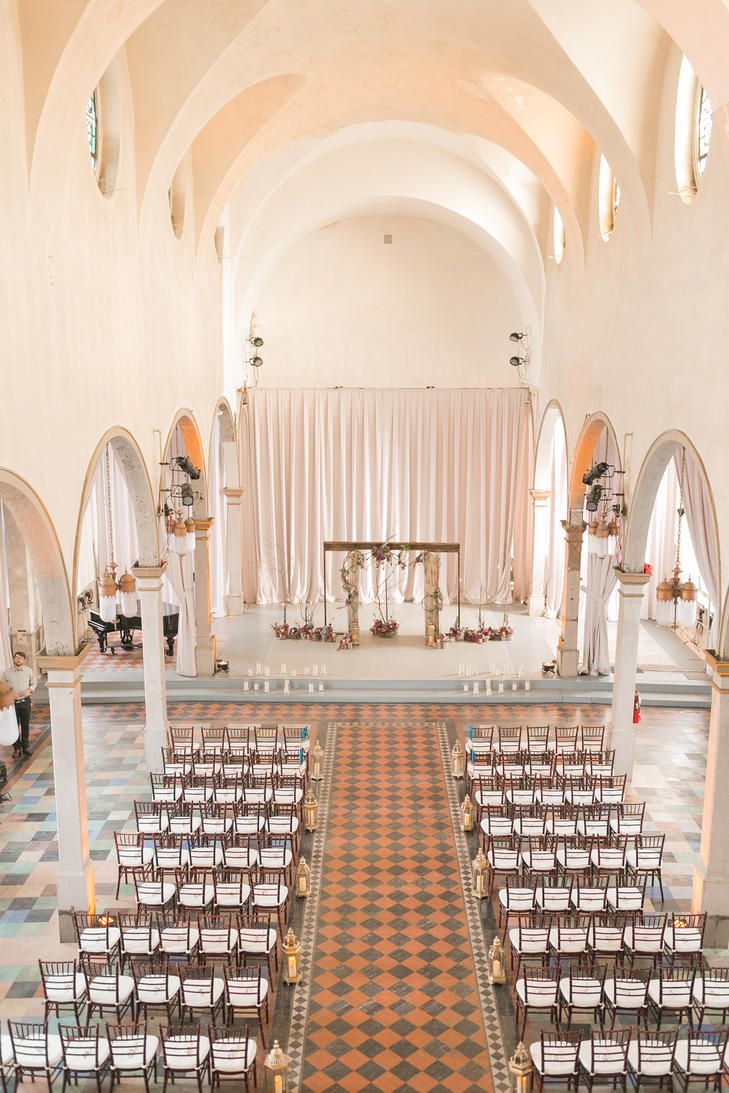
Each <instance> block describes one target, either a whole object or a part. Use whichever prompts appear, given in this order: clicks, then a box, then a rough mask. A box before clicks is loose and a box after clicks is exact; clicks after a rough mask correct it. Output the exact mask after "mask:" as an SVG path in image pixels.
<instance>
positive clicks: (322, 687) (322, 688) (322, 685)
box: [319, 683, 324, 691]
mask: <svg viewBox="0 0 729 1093" xmlns="http://www.w3.org/2000/svg"><path fill="white" fill-rule="evenodd" d="M319 690H320V691H323V690H324V684H323V683H320V684H319Z"/></svg>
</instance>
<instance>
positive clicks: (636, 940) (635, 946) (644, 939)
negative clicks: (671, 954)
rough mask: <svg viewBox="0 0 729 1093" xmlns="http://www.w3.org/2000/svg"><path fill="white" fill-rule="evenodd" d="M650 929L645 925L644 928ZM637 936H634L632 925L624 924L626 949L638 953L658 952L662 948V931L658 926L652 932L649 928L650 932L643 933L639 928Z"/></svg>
mask: <svg viewBox="0 0 729 1093" xmlns="http://www.w3.org/2000/svg"><path fill="white" fill-rule="evenodd" d="M648 929H650V928H649V927H646V930H648ZM639 930H640V932H639V933H638V935H637V937H634V930H633V927H632V926H626V928H625V934H624V939H625V947H626V949H632V950H633V951H634V952H640V953H660V952H662V950H663V941H662V937H663V932H662V930H661V929H660V927H659V928H658V929H657V930H655V932H653V930H652V929H651V932H650V934H647V935H644V933H643V930H642V929H640V928H639Z"/></svg>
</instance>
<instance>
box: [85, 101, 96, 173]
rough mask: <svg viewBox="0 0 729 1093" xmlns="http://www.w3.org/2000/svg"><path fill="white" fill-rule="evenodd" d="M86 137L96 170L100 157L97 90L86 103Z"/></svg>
mask: <svg viewBox="0 0 729 1093" xmlns="http://www.w3.org/2000/svg"><path fill="white" fill-rule="evenodd" d="M86 139H87V140H88V142H89V152H90V154H91V163H92V165H93V167H94V170H96V166H97V162H98V159H99V111H98V107H97V101H96V91H94V92H93V93H92V94H91V95H89V98H88V102H87V103H86Z"/></svg>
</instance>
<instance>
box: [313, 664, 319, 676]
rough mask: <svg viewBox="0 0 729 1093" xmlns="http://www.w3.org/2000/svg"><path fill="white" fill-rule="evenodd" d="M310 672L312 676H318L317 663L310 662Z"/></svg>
mask: <svg viewBox="0 0 729 1093" xmlns="http://www.w3.org/2000/svg"><path fill="white" fill-rule="evenodd" d="M311 674H312V675H313V676H318V675H319V665H318V664H312V666H311Z"/></svg>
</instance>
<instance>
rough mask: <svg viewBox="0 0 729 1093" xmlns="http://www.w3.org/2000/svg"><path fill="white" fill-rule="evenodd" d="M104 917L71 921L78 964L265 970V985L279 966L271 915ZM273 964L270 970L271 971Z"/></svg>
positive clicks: (86, 916)
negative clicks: (253, 967) (137, 963)
mask: <svg viewBox="0 0 729 1093" xmlns="http://www.w3.org/2000/svg"><path fill="white" fill-rule="evenodd" d="M107 918H108V916H106V915H89V914H84V913H82V912H77V913H76V915H75V923H76V935H77V940H78V948H79V958H80V961H81V963H82V965H84V966H85V965H86V964H87V962H88V961H102V962H103V963H104V964H106V965H107V966H108V967H113V966H115V965H117V964H118V966H119V968H120V970H121V971H122V972H124V971H125V969H126V968H128V967H131V966H132V965H133V964H134V962H135V961H142V962H149V963H157V964H160V963H162V964H165V965H170V964H174V965H175V966H177V965H179V964H181V963H188V964H191V963H197V964H210V963H212V964H215V963H219V964H227V965H228V966H229V967H235V968H241V967H243V968H245V967H248V966H249V965H256V964H261V965H263V964H265V965H266V968H267V971H268V977H269V979H272V978H273V968H274V967H275V969H276V970H278V964H279V957H278V952H279V932H278V931H277V929H276V918H275V915H273V914H271V913H266V912H264V911H257V910H253V911H251V912H249V913H247V914H245V913H244V914H239V913H238V912H237V911H227V912H223V913H202V914H189V915H181V914H175V913H172V912H168V913H156V914H155V913H153V912H151V911H149V910H142V911H137V912H129V913H122V914H120V915H119V916H118V918H117V919H116V920H115V921H114V922H109V921H106V919H107ZM272 961H273V967H272Z"/></svg>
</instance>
